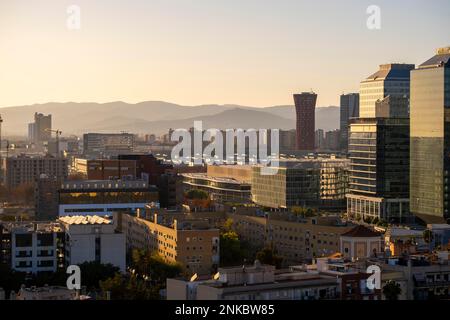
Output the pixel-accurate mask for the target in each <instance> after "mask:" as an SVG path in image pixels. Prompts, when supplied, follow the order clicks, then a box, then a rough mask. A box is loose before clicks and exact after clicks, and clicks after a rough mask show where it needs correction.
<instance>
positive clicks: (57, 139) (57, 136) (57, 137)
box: [45, 129, 62, 158]
mask: <svg viewBox="0 0 450 320" xmlns="http://www.w3.org/2000/svg"><path fill="white" fill-rule="evenodd" d="M45 131H47V132H50V134H51V133H52V132H53V133H55V134H56V157H58V158H59V136H60V135H61V134H62V131H61V130H59V129H56V130H52V129H45Z"/></svg>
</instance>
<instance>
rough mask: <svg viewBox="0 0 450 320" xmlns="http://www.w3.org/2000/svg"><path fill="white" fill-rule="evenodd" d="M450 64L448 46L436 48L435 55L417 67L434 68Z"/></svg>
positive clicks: (449, 48)
mask: <svg viewBox="0 0 450 320" xmlns="http://www.w3.org/2000/svg"><path fill="white" fill-rule="evenodd" d="M444 65H445V66H447V67H448V66H449V65H450V47H445V48H439V49H437V50H436V55H434V56H433V57H431V58H430V59H428V60H427V61H425V62H424V63H422V64H421V65H419V67H418V68H419V69H423V68H436V67H442V66H444Z"/></svg>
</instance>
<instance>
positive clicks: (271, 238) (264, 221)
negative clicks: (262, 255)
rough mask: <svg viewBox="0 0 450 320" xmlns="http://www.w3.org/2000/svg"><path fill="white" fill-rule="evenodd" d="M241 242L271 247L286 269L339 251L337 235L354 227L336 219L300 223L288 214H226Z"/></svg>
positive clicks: (259, 246)
mask: <svg viewBox="0 0 450 320" xmlns="http://www.w3.org/2000/svg"><path fill="white" fill-rule="evenodd" d="M227 216H228V218H230V219H232V220H233V228H234V229H235V230H236V232H237V233H238V234H239V236H240V238H241V239H243V240H244V241H247V242H249V243H250V244H251V245H253V246H254V247H255V248H263V247H264V246H268V245H271V246H273V247H274V248H275V249H276V251H277V254H278V255H280V256H282V257H283V263H284V264H285V265H293V264H298V263H304V262H305V261H311V260H312V259H313V258H314V257H321V256H327V255H330V254H333V253H336V252H338V251H339V239H340V235H341V234H343V233H345V232H347V231H349V230H351V229H352V228H353V225H350V224H347V223H343V222H342V221H341V220H340V219H339V218H338V217H335V216H331V217H313V218H306V219H302V218H299V217H296V216H294V215H292V214H288V213H270V214H269V215H265V216H261V215H260V216H258V215H245V214H235V213H227Z"/></svg>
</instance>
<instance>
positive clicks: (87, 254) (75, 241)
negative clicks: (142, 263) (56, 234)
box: [59, 216, 125, 272]
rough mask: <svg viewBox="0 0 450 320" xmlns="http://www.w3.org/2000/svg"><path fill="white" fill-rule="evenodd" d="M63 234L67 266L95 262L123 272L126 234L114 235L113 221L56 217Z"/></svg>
mask: <svg viewBox="0 0 450 320" xmlns="http://www.w3.org/2000/svg"><path fill="white" fill-rule="evenodd" d="M59 221H60V222H61V223H62V224H63V225H64V227H65V231H66V239H65V240H66V242H65V243H66V250H65V253H66V263H67V264H68V265H73V264H81V263H83V262H89V261H98V262H100V263H102V264H108V263H110V264H112V265H114V266H116V267H118V268H120V270H121V271H122V272H124V271H125V235H124V234H123V233H119V232H116V230H115V227H114V225H113V223H112V220H109V219H105V218H103V217H99V216H70V217H69V216H66V217H61V218H59Z"/></svg>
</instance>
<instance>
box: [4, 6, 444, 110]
mask: <svg viewBox="0 0 450 320" xmlns="http://www.w3.org/2000/svg"><path fill="white" fill-rule="evenodd" d="M72 4H76V5H79V7H80V8H81V30H77V31H74V30H72V31H71V30H69V29H68V28H67V26H66V20H67V18H68V14H67V13H66V9H67V7H68V6H69V5H72ZM369 5H378V6H379V7H380V8H381V29H380V30H369V29H368V28H367V27H366V20H367V18H368V16H369V15H368V14H367V13H366V9H367V7H368V6H369ZM449 13H450V1H448V0H433V1H426V0H423V1H413V0H403V1H402V0H397V1H392V0H386V1H381V0H370V1H364V0H354V1H350V0H348V1H345V0H344V1H336V0H329V1H323V0H321V1H318V0H314V1H312V0H310V1H301V0H145V1H144V0H127V1H126V0H71V1H66V0H0V106H1V107H5V106H14V105H23V104H32V103H44V102H49V101H58V102H65V101H77V102H82V101H95V102H107V101H117V100H122V101H126V102H138V101H143V100H164V101H169V102H174V103H179V104H185V105H197V104H207V103H218V104H225V103H234V104H243V105H252V106H269V105H279V104H292V93H293V92H297V91H305V90H307V91H309V90H310V89H311V88H312V89H313V90H314V91H316V93H318V95H319V98H318V105H321V106H324V105H336V104H338V101H339V95H340V94H341V93H342V92H351V91H357V90H358V87H359V82H360V81H361V80H362V79H363V78H364V77H366V76H368V75H369V74H371V73H373V72H375V71H376V70H377V68H378V65H379V64H382V63H389V62H408V63H416V64H417V63H421V62H423V61H424V60H426V59H427V58H429V57H430V56H432V55H433V54H434V52H435V49H436V48H437V47H441V46H448V45H450V32H449V30H450V19H449V18H448V15H449Z"/></svg>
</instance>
